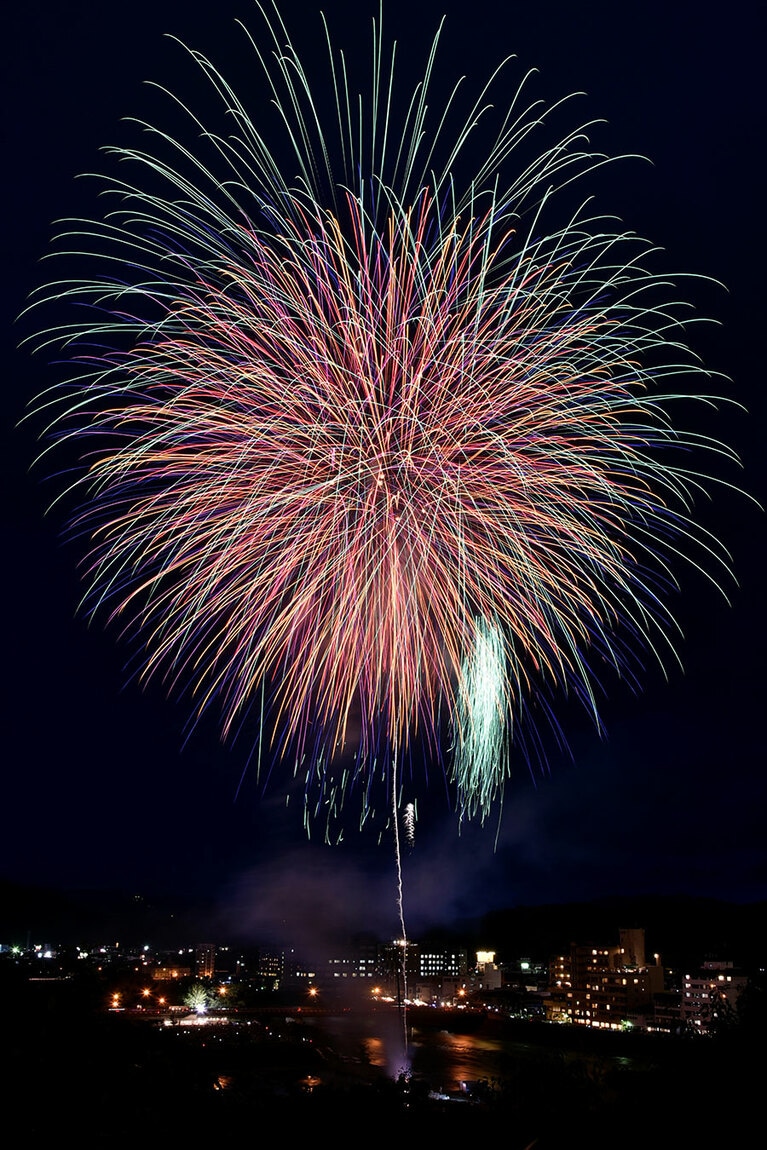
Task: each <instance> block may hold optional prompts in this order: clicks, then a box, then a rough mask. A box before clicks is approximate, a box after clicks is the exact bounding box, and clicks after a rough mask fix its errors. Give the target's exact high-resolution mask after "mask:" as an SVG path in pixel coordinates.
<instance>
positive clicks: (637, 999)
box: [545, 928, 664, 1030]
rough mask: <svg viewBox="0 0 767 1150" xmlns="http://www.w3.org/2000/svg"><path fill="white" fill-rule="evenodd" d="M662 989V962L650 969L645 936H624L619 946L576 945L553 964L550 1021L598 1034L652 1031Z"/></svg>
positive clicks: (548, 1004)
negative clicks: (600, 1031) (656, 1001)
mask: <svg viewBox="0 0 767 1150" xmlns="http://www.w3.org/2000/svg"><path fill="white" fill-rule="evenodd" d="M663 989H664V972H663V967H662V966H661V965H660V958H659V956H658V955H655V956H654V962H653V963H652V964H650V965H649V966H648V965H647V963H646V957H645V939H644V930H642V929H641V928H631V929H626V930H621V931H620V932H619V942H618V945H617V946H604V945H593V944H588V945H584V944H576V943H574V944H573V945H572V946H571V948H570V954H569V956H566V955H558V956H557V957H556V958H555V959H553V960H552V962H551V963H550V966H549V994H548V997H547V1000H546V1004H545V1005H546V1017H547V1019H548V1020H549V1021H552V1022H571V1023H574V1024H575V1025H579V1026H589V1027H594V1028H595V1029H604V1030H622V1029H625V1028H626V1027H630V1026H641V1027H642V1028H643V1029H649V1028H650V1027H651V1026H652V1025H653V1024H654V999H655V996H656V995H658V994H660V993H661V992H662V991H663Z"/></svg>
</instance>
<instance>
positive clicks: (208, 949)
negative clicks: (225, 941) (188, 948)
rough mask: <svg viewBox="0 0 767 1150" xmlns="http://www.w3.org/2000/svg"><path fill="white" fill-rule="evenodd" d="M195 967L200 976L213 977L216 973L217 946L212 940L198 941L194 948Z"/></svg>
mask: <svg viewBox="0 0 767 1150" xmlns="http://www.w3.org/2000/svg"><path fill="white" fill-rule="evenodd" d="M194 969H195V974H196V975H197V977H198V978H212V977H213V975H214V974H215V973H216V948H215V946H214V945H213V943H212V942H198V943H197V946H196V947H195V948H194Z"/></svg>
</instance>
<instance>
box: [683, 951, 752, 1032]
mask: <svg viewBox="0 0 767 1150" xmlns="http://www.w3.org/2000/svg"><path fill="white" fill-rule="evenodd" d="M747 983H748V978H747V976H746V975H744V974H742V973H740V972H739V971H737V970H736V969H735V967H734V965H733V963H732V962H726V961H724V962H719V961H708V962H704V964H703V967H702V968H701V970H699V971H696V972H695V973H691V974H685V976H684V978H683V980H682V996H681V1003H680V1019H681V1023H682V1026H683V1028H684V1029H685V1030H688V1031H693V1032H695V1033H697V1034H711V1033H712V1032H713V1031H715V1030H716V1029H717V1027H718V1026H721V1025H724V1024H726V1023H727V1022H728V1021H729V1020H730V1019H731V1018H732V1017H733V1016H734V1014H735V1010H736V1007H737V1002H738V998H739V997H740V994H741V992H742V991H743V990H744V988H745V986H746V985H747Z"/></svg>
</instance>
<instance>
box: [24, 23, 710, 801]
mask: <svg viewBox="0 0 767 1150" xmlns="http://www.w3.org/2000/svg"><path fill="white" fill-rule="evenodd" d="M262 15H263V16H264V21H265V23H264V32H265V38H264V40H263V42H261V41H258V40H257V39H252V40H251V44H252V47H253V51H254V52H255V55H256V57H257V59H258V61H259V62H260V65H261V66H262V70H263V76H264V77H265V79H266V82H267V84H268V87H269V89H270V97H271V102H272V104H273V106H274V108H276V113H277V116H276V121H277V125H278V127H279V129H280V132H281V136H280V135H279V133H275V135H274V139H273V140H272V138H271V137H269V136H268V132H267V131H266V129H262V128H260V127H259V126H258V125H259V124H261V122H262V114H261V113H262V108H261V106H260V105H259V106H258V107H250V106H249V105H247V103H246V101H245V100H241V98H240V97H238V96H237V95H236V94H235V93H234V91H233V90H232V89H231V88H230V87H229V85H228V84H227V82H226V81H225V79H224V78H223V77H222V76H221V75H220V74H219V73H218V72H217V71H216V69H215V68H214V67H213V65H212V64H211V63H209V62H208V61H207V60H206V59H205V58H204V57H202V56H201V55H199V54H198V53H196V52H191V53H190V55H191V57H192V59H193V60H194V62H195V63H196V65H198V66H199V69H200V70H201V72H202V74H203V76H204V77H205V80H206V84H207V95H208V96H210V95H212V96H213V97H214V102H215V103H216V104H217V106H218V109H219V112H223V113H224V116H225V120H226V123H227V125H228V126H227V129H226V131H225V132H224V131H222V132H217V131H216V129H215V128H214V127H208V126H206V125H207V123H208V121H207V119H206V117H205V116H203V115H201V114H200V115H198V114H197V113H196V112H194V111H193V110H192V109H191V108H186V107H185V106H183V105H181V104H180V103H179V101H178V100H177V98H176V97H175V96H171V97H170V98H171V99H172V101H173V104H174V111H175V113H178V112H179V111H180V112H181V114H182V116H183V117H184V118H185V120H186V122H187V125H188V127H189V129H190V132H189V136H188V138H187V137H184V135H183V132H182V133H180V134H178V135H171V134H170V133H168V132H165V131H163V130H162V129H161V128H158V127H155V126H151V125H148V124H143V125H142V127H143V128H144V129H145V131H146V133H147V135H146V139H147V140H148V144H147V146H146V147H145V148H142V147H135V148H116V149H110V151H112V153H113V154H114V155H115V156H116V157H117V159H119V160H120V161H124V162H125V163H124V165H123V166H122V167H121V169H120V172H121V178H119V179H118V178H116V177H108V178H107V179H106V183H105V191H106V193H107V195H108V200H109V202H110V203H111V210H109V211H108V212H107V213H106V214H105V216H104V218H103V219H102V220H100V221H97V222H90V221H69V222H68V223H67V225H65V227H64V229H63V230H62V232H61V234H60V236H59V240H58V243H57V251H58V254H60V255H68V256H69V257H70V258H76V259H77V260H78V261H79V266H81V267H85V268H86V270H85V271H83V272H82V274H78V275H76V276H74V275H73V276H71V277H69V278H64V279H61V280H58V281H57V282H55V283H53V284H52V285H49V286H48V287H47V288H46V289H44V290H43V291H42V292H41V293H40V297H39V299H38V300H37V301H36V306H40V305H45V304H48V303H55V305H56V307H57V308H58V309H60V308H61V306H62V297H63V299H64V301H67V302H69V303H70V304H76V305H81V306H80V307H79V310H75V311H73V312H72V318H71V320H70V321H69V322H68V323H66V324H60V323H59V324H57V325H56V326H54V327H51V328H48V330H47V331H46V333H45V335H44V336H43V337H42V338H41V339H40V340H39V341H38V342H39V343H40V344H41V345H42V346H47V345H50V344H53V345H54V346H56V347H57V348H58V349H59V351H61V349H62V348H63V349H64V351H65V352H66V354H67V355H68V357H69V358H70V360H71V362H72V363H73V365H74V366H73V368H72V370H71V371H70V373H69V374H68V376H67V378H66V382H65V383H64V384H63V385H62V386H61V387H60V388H59V389H57V391H56V392H55V393H53V394H52V395H50V396H46V397H44V398H43V399H42V400H41V401H39V402H38V405H37V407H38V411H39V410H43V409H45V410H47V411H49V412H50V419H49V426H50V428H51V429H52V431H53V433H54V435H55V436H56V437H57V438H63V439H64V440H67V441H70V440H71V441H74V442H75V443H82V444H84V446H85V449H86V450H85V451H84V453H83V459H84V460H85V461H86V466H85V467H84V468H83V469H82V471H81V472H80V473H79V474H78V475H77V476H76V478H75V480H74V484H73V488H74V492H75V494H76V496H77V497H78V501H79V506H80V511H79V512H78V513H77V514H76V515H75V517H74V521H73V530H74V531H75V532H76V533H78V534H81V535H84V536H86V537H87V538H88V539H89V548H88V559H87V563H86V579H87V585H88V590H87V595H86V605H87V609H88V610H89V611H92V612H96V613H98V614H102V615H104V616H106V617H107V618H109V619H110V620H115V621H117V622H118V623H119V624H120V626H121V628H122V629H123V630H124V631H126V632H127V633H129V634H132V635H136V636H138V637H139V641H140V645H141V649H142V666H141V675H142V677H144V678H146V679H148V678H152V677H161V678H163V679H164V680H165V682H166V684H167V686H168V688H169V689H170V690H173V691H180V692H184V691H186V692H189V693H190V695H191V696H193V697H194V699H195V704H194V709H195V713H196V714H198V715H199V714H200V713H201V712H202V711H204V710H205V709H206V708H207V707H208V706H210V705H211V704H213V703H215V705H216V706H217V707H219V708H220V710H221V713H222V716H223V730H224V734H225V735H227V736H234V735H236V733H237V730H238V728H239V727H241V725H242V723H243V722H244V720H245V718H246V716H247V715H248V714H249V713H250V714H255V715H256V717H257V719H258V720H259V721H258V724H257V726H258V734H257V738H258V739H259V740H260V739H261V738H265V737H266V736H265V735H264V731H266V730H268V731H269V732H271V737H272V738H273V740H274V744H275V747H274V753H275V755H276V757H278V758H279V757H283V758H288V759H289V760H290V762H292V763H294V764H295V765H296V770H298V771H302V772H303V771H305V772H306V774H307V780H308V781H309V782H311V781H312V780H314V782H315V783H316V785H317V788H318V790H317V792H316V794H317V795H318V796H319V797H318V798H317V799H316V806H317V807H320V806H321V807H322V808H323V809H324V810H325V812H326V814H327V813H328V812H330V814H329V815H328V817H331V816H332V814H333V812H337V811H338V810H340V807H341V806H342V804H343V801H344V796H345V795H346V793H347V791H348V790H349V787H350V785H351V784H352V783H354V782H356V783H358V784H360V785H361V790H362V794H363V801H362V807H363V812H367V811H368V810H369V809H370V807H371V803H372V802H373V799H372V796H374V795H375V794H376V792H377V789H378V786H379V782H380V784H381V787H382V794H385V795H387V796H391V799H392V802H393V804H394V805H395V806H396V803H397V801H398V800H397V779H396V771H397V769H398V767H397V764H398V763H400V762H402V760H403V758H404V757H405V756H407V755H408V753H409V751H410V750H411V749H412V747H413V745H414V742H415V741H416V740H418V741H419V745H420V746H421V747H425V748H426V750H427V751H428V753H429V755H430V756H431V757H432V758H433V759H435V760H436V761H438V762H443V761H445V758H446V757H445V756H443V754H442V751H441V746H442V744H443V736H444V730H443V726H444V722H445V720H447V723H448V724H449V725H450V727H451V729H452V736H451V738H452V745H453V749H452V752H451V754H450V756H449V757H447V761H448V770H449V772H450V773H451V774H452V778H453V781H454V783H455V785H456V787H457V790H458V803H459V809H460V810H461V812H463V813H466V814H468V815H474V814H479V815H480V816H481V817H484V816H485V815H486V814H487V812H488V811H489V809H490V807H491V806H492V804H493V802H494V801H495V800H496V799H497V797H498V796H499V794H500V792H501V791H502V788H503V783H504V780H505V778H506V777H507V773H508V762H509V751H508V748H509V741H510V739H511V737H512V734H513V735H514V736H515V737H516V738H518V740H519V741H520V744H521V745H522V747H523V748H524V746H525V740H528V741H529V740H531V739H532V741H533V743H534V741H535V736H534V735H531V734H530V731H531V730H532V729H533V720H532V712H533V711H534V710H535V709H536V708H539V709H540V710H541V711H542V712H543V713H544V714H545V713H546V712H547V710H548V707H549V703H548V700H550V699H551V698H552V697H553V696H555V695H556V694H558V693H561V692H567V693H569V694H571V695H574V696H575V697H577V698H578V699H580V700H581V701H582V702H583V703H584V705H585V706H586V707H587V708H588V710H589V711H590V712H591V713H592V715H593V716H594V718H595V720H596V721H597V722H599V718H598V705H597V703H598V693H599V691H600V689H601V688H600V680H601V676H602V675H603V673H605V671H607V670H609V669H612V671H613V672H615V673H617V674H618V675H621V676H624V677H629V678H633V676H634V675H635V672H636V669H637V663H636V657H637V654H638V653H641V652H644V651H648V650H649V651H651V652H653V653H654V656H655V657H657V659H658V660H659V661H660V662H661V663H664V662H665V661H666V660H667V658H668V657H670V656H671V657H673V634H674V627H673V620H672V618H671V615H670V614H669V611H668V607H667V605H666V603H667V594H666V592H667V590H668V588H669V587H670V586H671V585H672V584H673V577H672V575H671V572H672V570H673V568H674V566H675V563H676V560H677V558H678V556H680V555H681V556H684V557H686V558H687V559H689V560H690V561H691V562H693V563H695V564H696V565H702V566H704V567H705V568H706V569H707V570H711V569H712V562H713V563H714V564H716V563H720V564H723V565H724V567H725V568H726V556H724V555H723V554H722V552H721V549H720V548H719V547H718V545H717V544H716V542H715V541H714V540H713V539H711V538H710V537H709V536H707V534H706V533H705V531H703V530H702V529H700V528H698V527H696V525H695V522H694V520H693V518H692V507H693V497H694V496H695V495H696V493H697V492H698V491H699V490H702V489H704V487H705V481H704V479H703V478H702V476H701V475H700V474H699V473H698V472H697V471H695V470H693V469H692V467H694V466H695V465H694V464H692V465H691V463H690V459H691V454H690V453H691V452H694V453H697V454H699V453H700V450H701V449H703V450H711V451H714V452H723V453H724V454H729V452H728V451H727V449H726V448H724V447H722V446H721V445H720V444H718V443H716V442H715V441H713V440H707V439H703V438H701V437H700V436H698V435H697V434H693V433H690V434H688V433H685V432H684V430H681V429H679V428H677V427H676V426H675V422H674V420H673V419H672V416H671V410H672V407H673V404H674V401H675V400H677V399H679V398H680V397H687V398H689V396H690V395H691V393H695V397H696V398H699V399H702V400H704V401H705V402H709V401H710V400H709V397H708V395H707V394H706V393H707V392H708V389H709V384H708V375H707V373H706V372H705V371H704V369H703V368H702V367H701V366H700V365H698V364H697V363H696V362H695V361H694V359H693V358H692V356H690V355H689V353H687V352H686V350H685V340H684V332H683V322H682V321H683V320H684V319H685V317H687V315H688V313H687V311H686V310H685V307H684V305H683V304H682V303H680V302H677V301H676V299H675V296H674V294H673V291H672V290H671V289H669V287H668V285H667V284H666V283H665V281H663V280H661V279H660V278H659V277H658V276H657V275H656V274H655V273H654V272H653V271H652V270H651V266H650V265H651V263H652V260H651V258H650V249H649V247H648V245H646V244H644V243H643V242H642V241H639V240H638V239H637V238H636V237H635V236H633V235H632V234H630V233H627V232H624V231H622V230H621V229H620V228H619V227H618V226H616V224H615V221H613V220H610V219H607V218H605V217H601V216H593V215H590V214H589V213H590V209H589V208H588V207H587V206H586V202H584V203H583V205H582V206H580V207H577V206H576V207H575V208H572V206H570V207H567V205H568V204H569V203H570V200H569V199H568V197H567V196H565V197H561V196H560V195H559V191H558V189H559V190H561V189H562V188H564V187H568V188H569V189H570V191H572V185H573V181H576V180H578V179H580V178H581V177H583V176H584V175H586V174H587V173H589V172H591V171H593V170H594V169H595V168H596V167H598V166H599V165H600V164H601V163H603V162H604V157H602V156H600V155H596V154H594V153H593V152H591V151H590V150H589V147H588V139H587V135H586V131H585V129H584V128H582V127H580V126H579V127H578V128H577V129H576V130H575V131H572V132H568V133H567V134H565V135H564V136H562V135H555V137H554V142H553V144H550V145H549V146H547V147H544V148H542V149H539V150H536V149H535V148H533V150H532V153H531V152H530V145H531V142H532V141H534V139H535V138H536V133H538V134H540V133H541V132H545V131H546V130H547V124H548V123H549V119H550V117H551V115H552V113H553V111H554V109H552V108H546V107H543V106H540V105H538V104H536V103H528V102H527V96H526V92H527V80H524V81H523V82H522V83H521V84H520V85H519V87H518V89H517V91H516V93H515V94H514V96H513V98H512V100H511V101H510V103H509V106H508V108H507V111H506V113H505V114H504V115H502V116H501V117H500V119H498V118H496V121H495V125H496V126H495V128H494V129H493V130H492V131H491V133H490V138H489V144H488V146H487V148H486V149H485V152H484V157H485V158H484V161H483V162H482V163H481V164H480V165H479V169H478V170H477V171H475V172H474V174H473V175H472V176H471V177H470V178H468V179H462V178H461V177H460V172H461V169H462V165H463V163H464V152H465V147H466V143H467V141H468V140H469V139H470V138H471V139H472V141H473V140H474V138H475V136H476V133H477V132H479V131H480V130H484V128H483V125H484V121H485V116H484V112H485V109H486V105H488V104H489V95H488V91H489V88H490V86H491V85H488V86H487V88H485V89H484V90H483V91H482V92H481V93H480V95H479V97H478V99H477V101H476V102H475V103H474V104H472V105H470V106H469V107H468V110H467V113H466V114H465V115H464V116H462V117H457V113H455V114H454V107H455V106H456V104H457V102H458V95H459V92H458V86H457V87H456V89H455V90H454V91H453V93H452V94H451V95H450V97H449V99H448V100H447V102H446V104H445V109H446V110H445V112H444V114H443V113H437V115H436V116H435V117H433V122H434V126H433V127H432V126H430V125H431V121H430V119H429V115H428V111H427V104H428V99H427V97H428V93H429V90H430V86H431V84H432V81H433V70H434V61H435V53H436V49H437V40H438V37H437V38H436V39H435V42H434V45H433V48H432V51H431V53H430V54H429V57H428V61H427V65H426V68H425V72H424V75H423V77H422V78H421V81H420V83H419V84H418V85H416V87H415V88H414V89H413V94H412V97H411V98H409V99H408V98H406V99H405V100H404V103H403V104H402V107H403V108H404V111H403V113H402V115H401V117H400V118H399V120H398V119H397V118H396V112H395V109H396V108H397V107H399V106H400V101H399V99H398V95H397V93H398V89H397V85H396V84H395V78H394V67H393V59H394V56H393V52H392V54H391V56H388V57H387V56H386V55H385V53H384V49H383V44H382V39H381V35H380V27H376V26H375V25H374V36H373V69H372V83H371V87H370V96H369V99H368V100H367V102H366V101H365V100H363V99H362V98H360V100H359V101H357V100H356V99H355V98H353V96H352V93H351V91H350V88H349V84H348V81H347V73H346V64H345V61H344V58H343V56H342V55H338V54H336V53H335V51H334V50H333V48H332V46H331V43H330V40H329V38H328V41H327V57H328V63H329V70H328V72H327V74H326V77H325V81H324V84H325V87H324V90H325V91H330V92H331V93H332V94H333V98H334V105H335V114H334V116H331V117H330V122H329V125H328V128H327V130H325V128H323V126H322V118H321V115H320V111H319V103H318V102H317V101H315V99H314V98H313V95H312V91H313V88H312V86H311V85H310V82H309V79H308V77H307V73H306V71H305V70H304V67H303V65H302V62H301V60H300V58H299V55H298V53H297V51H296V50H295V48H294V47H293V45H292V43H291V41H290V38H289V36H288V33H287V31H286V29H285V28H284V26H283V25H282V22H281V20H280V18H279V15H278V14H277V13H276V11H275V13H273V14H272V15H271V16H270V17H267V15H266V14H265V13H264V12H263V10H262ZM504 75H505V73H504ZM497 78H498V73H496V75H495V76H494V77H493V80H491V84H492V83H494V82H497ZM314 90H315V91H317V90H319V89H318V88H315V89H314ZM211 115H213V113H211ZM456 117H457V118H456ZM214 118H215V116H214ZM451 124H452V125H453V127H451V126H450V125H451ZM274 141H277V142H276V143H275V142H274ZM472 146H473V145H472ZM530 154H532V158H529V156H530ZM523 155H527V156H528V158H527V159H526V160H524V161H523V160H521V157H522V156H523ZM126 172H127V173H128V174H127V175H125V174H124V173H126ZM508 173H511V175H509V174H508ZM557 205H559V206H560V209H563V210H564V217H563V218H562V219H560V220H559V222H557V223H553V224H552V222H551V221H552V220H556V210H557ZM696 378H699V379H701V380H705V381H706V382H705V386H703V387H702V388H701V387H697V386H696V384H695V380H696ZM345 748H351V749H352V750H353V751H355V753H356V758H355V760H354V764H353V765H352V766H350V765H349V761H348V759H347V758H346V757H345V755H344V750H345ZM387 781H388V784H389V785H388V786H387V785H386V782H387ZM387 804H388V799H387ZM387 804H383V805H387ZM311 806H312V804H311V803H308V806H307V809H310V808H311ZM395 823H396V819H395Z"/></svg>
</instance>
